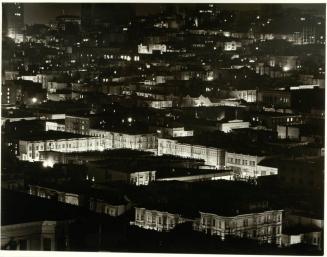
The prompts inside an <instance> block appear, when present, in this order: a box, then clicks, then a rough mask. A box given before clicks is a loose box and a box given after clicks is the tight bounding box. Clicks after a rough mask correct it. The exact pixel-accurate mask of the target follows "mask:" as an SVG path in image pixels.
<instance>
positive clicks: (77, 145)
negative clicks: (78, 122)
mask: <svg viewBox="0 0 327 257" xmlns="http://www.w3.org/2000/svg"><path fill="white" fill-rule="evenodd" d="M103 149H104V148H103V146H102V144H101V140H100V138H97V137H86V138H70V139H57V140H45V141H39V140H38V141H24V140H20V141H19V153H20V156H19V159H20V160H22V161H31V162H33V161H40V151H50V150H52V151H58V152H84V151H102V150H103Z"/></svg>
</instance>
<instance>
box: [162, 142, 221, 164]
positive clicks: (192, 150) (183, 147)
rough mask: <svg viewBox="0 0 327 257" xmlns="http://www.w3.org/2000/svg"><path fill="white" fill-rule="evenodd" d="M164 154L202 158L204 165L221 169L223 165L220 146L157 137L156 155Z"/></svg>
mask: <svg viewBox="0 0 327 257" xmlns="http://www.w3.org/2000/svg"><path fill="white" fill-rule="evenodd" d="M164 154H169V155H175V156H181V157H187V158H194V159H202V160H204V161H205V164H206V165H209V166H214V167H217V168H218V169H222V168H224V166H225V150H223V149H221V148H215V147H209V146H205V145H196V144H191V143H184V142H178V141H177V140H173V139H166V138H158V155H164Z"/></svg>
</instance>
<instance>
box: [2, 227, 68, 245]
mask: <svg viewBox="0 0 327 257" xmlns="http://www.w3.org/2000/svg"><path fill="white" fill-rule="evenodd" d="M65 223H67V222H65V221H64V222H57V221H36V222H28V223H20V224H12V225H6V226H1V249H3V248H4V247H5V246H6V245H7V244H8V243H9V242H10V241H11V242H14V244H15V245H16V249H17V250H31V251H32V250H47V251H55V250H65V246H64V243H63V238H64V237H66V236H65V235H64V234H62V235H63V236H62V235H59V234H61V233H64V231H63V230H62V227H63V226H64V225H65ZM57 234H58V235H57Z"/></svg>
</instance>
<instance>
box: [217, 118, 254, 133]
mask: <svg viewBox="0 0 327 257" xmlns="http://www.w3.org/2000/svg"><path fill="white" fill-rule="evenodd" d="M249 127H250V122H248V121H242V120H230V121H227V122H218V130H220V131H223V132H225V133H229V132H231V131H232V130H233V129H241V128H249Z"/></svg>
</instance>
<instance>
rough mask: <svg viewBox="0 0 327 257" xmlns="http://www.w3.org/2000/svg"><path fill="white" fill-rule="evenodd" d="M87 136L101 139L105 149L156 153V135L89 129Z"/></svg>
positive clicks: (132, 131)
mask: <svg viewBox="0 0 327 257" xmlns="http://www.w3.org/2000/svg"><path fill="white" fill-rule="evenodd" d="M89 135H91V136H96V137H99V138H101V142H102V144H103V145H104V147H105V148H106V149H118V148H126V149H133V150H149V151H155V152H156V151H157V136H156V133H152V132H147V131H137V130H123V129H121V130H115V131H113V130H111V131H110V130H104V129H90V130H89Z"/></svg>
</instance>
